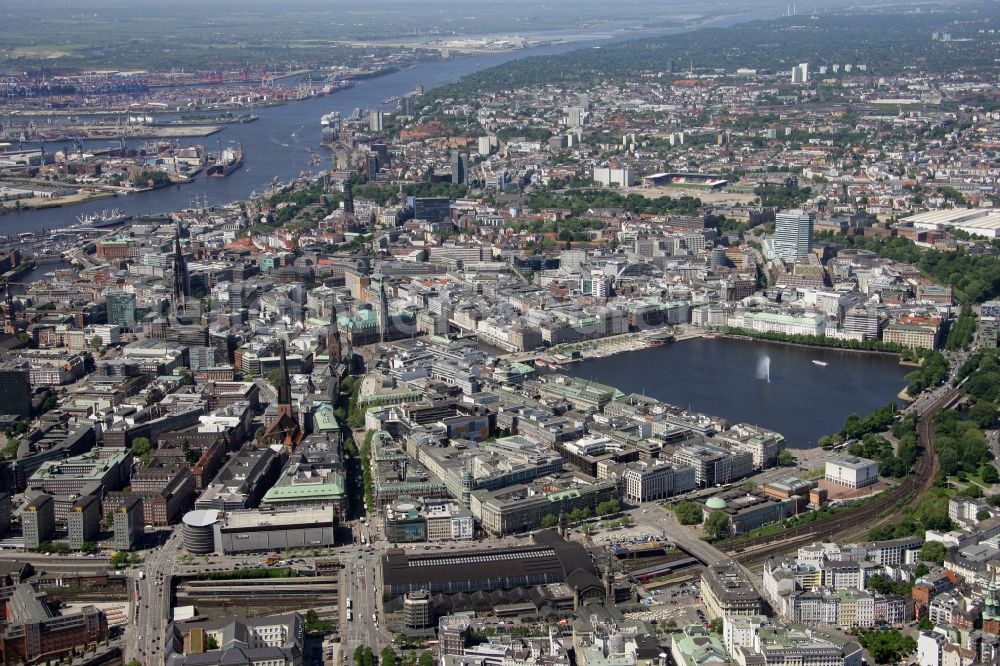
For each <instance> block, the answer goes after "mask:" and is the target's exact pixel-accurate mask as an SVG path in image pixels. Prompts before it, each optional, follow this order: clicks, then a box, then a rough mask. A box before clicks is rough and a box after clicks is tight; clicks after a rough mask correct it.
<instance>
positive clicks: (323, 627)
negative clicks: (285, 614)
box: [303, 608, 333, 635]
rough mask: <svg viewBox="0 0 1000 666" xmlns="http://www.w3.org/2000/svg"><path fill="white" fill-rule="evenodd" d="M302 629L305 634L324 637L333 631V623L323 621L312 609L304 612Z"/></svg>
mask: <svg viewBox="0 0 1000 666" xmlns="http://www.w3.org/2000/svg"><path fill="white" fill-rule="evenodd" d="M303 619H304V623H303V628H304V629H305V632H306V633H307V634H312V635H325V634H329V633H330V632H332V631H333V623H332V622H331V621H330V620H323V619H321V618H320V616H319V614H318V613H317V612H316V611H315V610H314V609H312V608H310V609H309V610H307V611H306V614H305V617H304V618H303Z"/></svg>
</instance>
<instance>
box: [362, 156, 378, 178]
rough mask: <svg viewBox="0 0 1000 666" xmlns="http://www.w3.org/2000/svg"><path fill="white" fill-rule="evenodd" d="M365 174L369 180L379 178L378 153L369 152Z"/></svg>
mask: <svg viewBox="0 0 1000 666" xmlns="http://www.w3.org/2000/svg"><path fill="white" fill-rule="evenodd" d="M365 175H366V176H367V177H368V181H369V182H372V181H374V180H375V179H376V178H378V155H376V154H375V153H368V155H367V157H366V158H365Z"/></svg>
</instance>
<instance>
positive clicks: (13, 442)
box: [0, 439, 20, 460]
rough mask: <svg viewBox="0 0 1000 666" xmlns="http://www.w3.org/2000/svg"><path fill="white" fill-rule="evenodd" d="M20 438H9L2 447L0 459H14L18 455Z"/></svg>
mask: <svg viewBox="0 0 1000 666" xmlns="http://www.w3.org/2000/svg"><path fill="white" fill-rule="evenodd" d="M19 444H20V440H17V439H8V440H7V443H6V444H4V445H3V448H0V460H13V459H14V458H15V457H16V456H17V447H18V445H19Z"/></svg>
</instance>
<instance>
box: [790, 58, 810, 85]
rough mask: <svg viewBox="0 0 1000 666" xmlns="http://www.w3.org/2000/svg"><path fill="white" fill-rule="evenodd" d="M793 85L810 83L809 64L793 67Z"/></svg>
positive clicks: (804, 63)
mask: <svg viewBox="0 0 1000 666" xmlns="http://www.w3.org/2000/svg"><path fill="white" fill-rule="evenodd" d="M792 83H809V63H807V62H803V63H799V64H798V65H795V66H794V67H792Z"/></svg>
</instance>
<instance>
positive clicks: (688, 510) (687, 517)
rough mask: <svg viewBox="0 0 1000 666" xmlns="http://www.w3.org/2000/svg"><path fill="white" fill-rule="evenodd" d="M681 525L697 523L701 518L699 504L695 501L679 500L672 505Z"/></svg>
mask: <svg viewBox="0 0 1000 666" xmlns="http://www.w3.org/2000/svg"><path fill="white" fill-rule="evenodd" d="M674 513H675V514H677V520H679V521H680V523H681V525H697V524H698V523H700V522H701V520H702V517H703V516H702V511H701V505H700V504H698V503H697V502H681V503H680V504H678V505H676V506H675V507H674Z"/></svg>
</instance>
